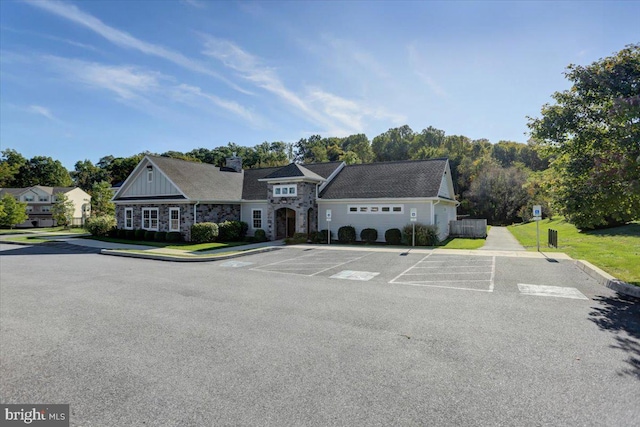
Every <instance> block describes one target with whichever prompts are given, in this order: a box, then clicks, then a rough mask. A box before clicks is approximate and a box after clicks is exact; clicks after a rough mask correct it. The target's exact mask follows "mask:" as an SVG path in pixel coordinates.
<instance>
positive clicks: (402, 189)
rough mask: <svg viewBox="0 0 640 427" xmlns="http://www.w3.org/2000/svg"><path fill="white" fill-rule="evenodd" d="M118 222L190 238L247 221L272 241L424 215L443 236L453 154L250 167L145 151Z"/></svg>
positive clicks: (117, 199) (449, 213) (125, 188)
mask: <svg viewBox="0 0 640 427" xmlns="http://www.w3.org/2000/svg"><path fill="white" fill-rule="evenodd" d="M113 202H114V203H115V205H116V219H117V223H118V228H123V229H144V230H154V231H167V232H169V231H178V232H180V233H182V234H183V236H184V237H185V239H186V240H189V239H190V229H191V225H193V224H195V223H198V222H216V223H219V222H223V221H226V220H239V221H244V222H246V223H247V224H248V225H249V231H248V233H249V235H253V233H254V232H255V231H256V230H257V229H262V230H264V231H265V232H266V235H267V237H268V238H269V239H271V240H277V239H282V238H285V237H290V236H292V235H293V234H294V233H305V234H309V233H311V232H313V231H318V230H324V229H331V230H334V231H337V230H338V228H340V227H341V226H343V225H352V226H354V227H355V229H356V232H357V233H358V234H359V233H360V231H361V230H362V229H364V228H375V229H377V230H378V236H379V240H380V241H384V233H385V231H386V230H388V229H390V228H402V227H403V226H404V225H406V224H408V223H410V216H411V214H412V213H413V215H414V216H415V217H417V221H418V222H420V223H423V224H433V225H436V226H437V228H438V234H439V236H440V238H441V239H444V238H446V236H447V235H448V234H449V221H450V220H455V219H456V208H457V206H458V203H457V202H456V201H455V197H454V189H453V181H452V179H451V170H450V167H449V161H448V160H447V159H431V160H414V161H398V162H379V163H370V164H361V165H346V164H345V163H344V162H327V163H316V164H306V165H302V164H297V163H291V164H289V165H287V166H283V167H269V168H258V169H247V170H243V169H242V159H240V158H238V157H232V158H229V159H227V162H226V165H225V166H224V167H217V166H213V165H210V164H207V163H195V162H188V161H184V160H179V159H173V158H168V157H158V156H145V157H144V158H143V159H142V160H141V162H140V163H139V164H138V165H137V166H136V168H135V169H134V170H133V172H132V173H131V174H130V175H129V177H128V178H127V179H126V180H125V182H124V183H123V184H122V186H120V188H119V189H118V190H117V192H116V194H115V195H114V197H113Z"/></svg>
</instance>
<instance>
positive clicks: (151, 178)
mask: <svg viewBox="0 0 640 427" xmlns="http://www.w3.org/2000/svg"><path fill="white" fill-rule="evenodd" d="M152 181H153V169H149V170H147V182H152Z"/></svg>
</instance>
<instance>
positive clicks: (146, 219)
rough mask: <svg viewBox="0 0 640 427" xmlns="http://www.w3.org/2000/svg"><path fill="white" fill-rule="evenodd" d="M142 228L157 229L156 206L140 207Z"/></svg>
mask: <svg viewBox="0 0 640 427" xmlns="http://www.w3.org/2000/svg"><path fill="white" fill-rule="evenodd" d="M142 229H143V230H151V231H158V208H142Z"/></svg>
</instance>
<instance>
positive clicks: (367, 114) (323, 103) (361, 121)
mask: <svg viewBox="0 0 640 427" xmlns="http://www.w3.org/2000/svg"><path fill="white" fill-rule="evenodd" d="M308 99H309V101H310V102H311V103H312V104H313V105H314V106H316V108H318V109H320V110H321V111H322V112H323V113H324V114H325V115H326V116H328V117H331V118H332V119H333V121H334V123H336V124H337V125H338V126H337V127H336V128H334V129H333V130H332V132H333V133H332V134H334V133H335V135H336V136H346V135H348V134H351V133H354V132H365V131H366V130H367V125H368V124H369V121H371V120H376V121H385V122H390V123H392V124H394V125H400V124H401V123H403V122H405V121H406V117H405V116H403V115H401V114H394V113H390V112H388V111H386V110H385V109H384V108H381V107H372V106H370V105H367V103H365V102H363V101H355V100H350V99H345V98H342V97H340V96H338V95H335V94H332V93H329V92H326V91H323V90H321V89H319V88H310V89H309V95H308ZM340 129H342V131H341V130H340ZM345 132H346V134H345Z"/></svg>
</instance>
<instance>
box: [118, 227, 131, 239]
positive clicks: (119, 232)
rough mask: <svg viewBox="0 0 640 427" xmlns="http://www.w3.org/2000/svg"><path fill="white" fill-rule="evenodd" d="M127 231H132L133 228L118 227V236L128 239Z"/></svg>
mask: <svg viewBox="0 0 640 427" xmlns="http://www.w3.org/2000/svg"><path fill="white" fill-rule="evenodd" d="M127 231H132V230H124V229H122V228H119V229H118V236H117V237H118V238H119V239H128V237H127Z"/></svg>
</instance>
